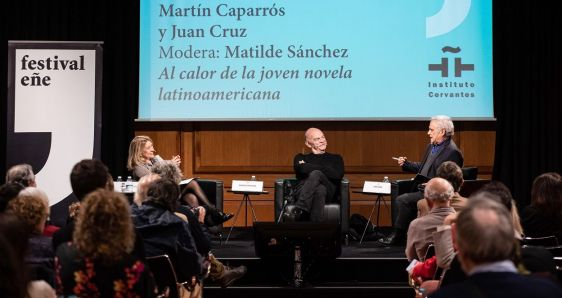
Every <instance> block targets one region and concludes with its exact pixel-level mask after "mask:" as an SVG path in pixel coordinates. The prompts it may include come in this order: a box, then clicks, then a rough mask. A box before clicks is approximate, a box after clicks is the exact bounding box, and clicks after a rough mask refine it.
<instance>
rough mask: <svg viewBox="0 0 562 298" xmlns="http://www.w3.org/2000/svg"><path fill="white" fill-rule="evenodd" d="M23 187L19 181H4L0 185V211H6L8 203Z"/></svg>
mask: <svg viewBox="0 0 562 298" xmlns="http://www.w3.org/2000/svg"><path fill="white" fill-rule="evenodd" d="M24 188H25V186H23V185H22V184H20V183H6V184H3V185H2V186H0V213H2V212H4V211H6V207H7V206H8V203H9V202H10V201H11V200H13V199H15V198H16V197H17V196H18V194H19V193H20V191H22V190H23V189H24Z"/></svg>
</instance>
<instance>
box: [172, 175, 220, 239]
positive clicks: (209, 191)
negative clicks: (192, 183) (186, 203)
mask: <svg viewBox="0 0 562 298" xmlns="http://www.w3.org/2000/svg"><path fill="white" fill-rule="evenodd" d="M197 183H199V186H201V189H202V190H203V192H205V195H207V198H208V199H209V201H210V202H211V203H212V204H214V205H215V207H216V208H217V210H219V211H223V208H224V199H223V190H224V184H223V182H222V180H212V179H199V178H198V179H197ZM182 190H183V188H182ZM222 228H223V226H222V224H220V225H216V226H214V227H209V232H211V233H213V234H215V235H218V236H219V238H221V239H222Z"/></svg>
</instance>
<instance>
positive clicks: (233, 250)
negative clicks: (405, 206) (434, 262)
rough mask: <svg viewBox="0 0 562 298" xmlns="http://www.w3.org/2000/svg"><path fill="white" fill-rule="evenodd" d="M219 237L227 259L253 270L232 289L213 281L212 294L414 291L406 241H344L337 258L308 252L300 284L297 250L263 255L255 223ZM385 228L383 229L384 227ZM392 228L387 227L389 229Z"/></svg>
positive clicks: (220, 254) (217, 244)
mask: <svg viewBox="0 0 562 298" xmlns="http://www.w3.org/2000/svg"><path fill="white" fill-rule="evenodd" d="M228 232H229V229H224V230H223V237H222V238H223V239H222V243H221V241H219V239H218V238H215V239H213V245H214V247H213V249H212V251H213V253H214V255H215V256H216V257H217V258H218V259H220V260H221V261H222V262H223V263H224V264H226V265H230V266H239V265H245V266H246V267H247V268H248V272H247V274H246V275H245V276H244V277H243V278H242V279H240V280H237V281H236V282H235V284H234V285H233V286H231V287H229V288H227V289H221V288H220V287H218V286H216V285H214V284H213V283H212V282H208V283H207V284H206V285H205V288H206V290H205V292H206V297H233V296H236V297H238V296H240V297H241V296H244V297H268V298H272V297H287V296H291V298H297V297H343V296H353V297H354V298H360V297H374V296H377V297H411V296H413V290H412V289H411V288H410V287H409V286H408V284H407V274H406V271H405V268H406V266H407V265H408V261H407V260H406V257H405V255H404V246H390V247H387V246H383V245H380V244H378V242H376V241H364V242H363V243H361V244H360V243H359V241H355V240H350V241H349V243H348V244H346V243H345V242H344V241H342V246H341V254H340V255H339V256H338V257H337V258H329V257H328V258H322V257H318V256H313V255H310V254H306V255H303V260H302V274H303V282H302V286H301V287H295V285H294V284H295V283H294V281H295V279H294V271H295V270H294V268H295V266H294V264H295V262H294V255H291V254H287V256H286V257H279V256H277V257H275V258H264V259H261V258H259V257H258V256H257V254H256V251H255V247H254V238H253V237H254V235H253V230H252V229H251V228H242V229H240V228H236V229H234V230H233V232H232V234H231V236H230V239H229V241H228V242H226V241H225V239H226V237H227V235H228ZM381 232H382V231H381ZM384 232H387V231H384Z"/></svg>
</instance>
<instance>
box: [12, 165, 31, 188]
mask: <svg viewBox="0 0 562 298" xmlns="http://www.w3.org/2000/svg"><path fill="white" fill-rule="evenodd" d="M6 183H21V184H22V185H23V186H25V187H28V186H33V187H35V186H37V184H36V183H35V174H33V168H32V167H31V166H30V165H28V164H25V163H23V164H19V165H15V166H13V167H11V168H10V169H9V170H8V172H6Z"/></svg>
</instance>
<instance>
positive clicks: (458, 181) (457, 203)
mask: <svg viewBox="0 0 562 298" xmlns="http://www.w3.org/2000/svg"><path fill="white" fill-rule="evenodd" d="M437 177H440V178H443V179H445V180H447V181H449V183H451V185H452V186H453V189H454V191H455V192H454V193H453V196H452V197H451V207H453V208H454V209H455V211H456V212H459V211H461V210H462V209H463V208H464V206H466V198H465V197H462V196H461V195H460V194H459V191H460V189H461V186H462V184H463V182H464V179H463V177H462V169H461V168H460V167H459V166H458V165H457V164H456V163H454V162H452V161H446V162H444V163H442V164H441V165H440V166H439V168H437ZM429 209H430V208H429V205H428V204H427V200H426V199H421V200H419V201H418V217H421V216H424V215H426V214H428V213H429Z"/></svg>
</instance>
